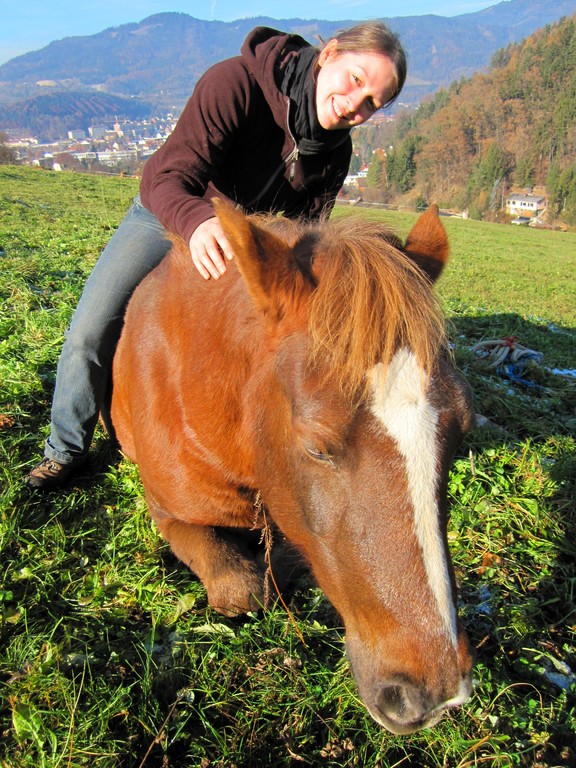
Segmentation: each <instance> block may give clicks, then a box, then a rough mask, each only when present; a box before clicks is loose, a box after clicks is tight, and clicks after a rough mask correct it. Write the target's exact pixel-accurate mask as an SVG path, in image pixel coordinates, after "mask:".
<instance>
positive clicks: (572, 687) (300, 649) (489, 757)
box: [0, 166, 576, 768]
mask: <svg viewBox="0 0 576 768" xmlns="http://www.w3.org/2000/svg"><path fill="white" fill-rule="evenodd" d="M136 191H137V185H136V182H135V181H133V180H129V179H120V178H103V177H97V176H82V175H72V174H52V173H47V172H43V171H40V170H33V169H29V168H20V167H6V166H4V167H0V451H1V463H0V553H1V554H0V573H1V576H0V612H1V618H2V620H1V625H0V691H1V701H0V735H1V738H0V766H2V767H3V768H39V767H42V768H44V767H46V768H53V767H55V766H59V767H62V768H64V767H65V768H77V767H79V766H97V767H98V768H104V767H106V768H112V767H116V766H118V767H121V768H132V767H134V768H144V767H146V768H183V767H186V766H190V767H194V768H196V767H199V768H210V767H212V766H213V767H214V768H216V767H218V768H233V766H236V767H237V768H260V767H262V768H263V767H266V766H270V767H271V768H276V766H295V765H308V766H326V767H329V766H360V767H361V768H395V767H396V766H415V767H416V768H420V767H425V768H428V767H430V768H432V767H435V768H436V767H437V768H464V767H465V766H483V765H488V766H532V767H533V768H552V766H576V635H575V630H576V604H575V592H576V493H575V483H576V455H575V439H574V434H575V432H576V413H575V405H576V385H575V380H574V378H573V377H569V376H566V375H560V374H558V373H553V372H552V371H554V370H557V369H561V370H564V369H573V368H574V367H576V366H575V360H576V330H575V328H576V289H575V281H574V274H575V272H576V234H574V233H558V232H543V231H534V230H531V229H524V228H519V227H518V228H517V227H504V226H498V225H491V224H483V223H479V222H472V221H467V222H466V221H460V220H446V222H445V223H446V226H447V229H448V231H449V235H450V239H451V243H452V251H453V256H452V261H451V263H450V265H449V267H448V269H447V272H446V275H445V276H444V277H442V279H441V283H440V286H439V291H440V294H441V296H442V299H443V301H444V304H445V306H446V310H447V315H448V317H449V322H450V329H451V337H452V340H453V343H454V351H455V356H456V359H457V361H458V363H459V366H460V367H461V368H462V370H463V371H464V372H465V374H466V376H467V377H468V379H469V381H470V383H471V384H472V386H473V389H474V393H475V399H476V407H477V410H478V411H479V412H480V413H481V414H483V415H484V416H486V417H487V418H488V419H490V421H491V422H492V423H493V424H494V425H496V426H497V427H498V429H477V430H475V431H474V432H473V433H472V434H470V435H469V437H468V438H467V440H466V442H465V444H464V446H463V447H462V449H461V451H460V452H459V455H458V457H457V459H456V462H455V464H454V468H453V470H452V473H451V476H450V483H449V492H450V497H451V518H450V523H449V540H450V544H451V548H452V552H453V558H454V562H455V566H456V572H457V578H458V581H459V589H460V602H461V604H460V614H461V616H462V619H463V621H464V623H465V626H466V628H467V630H468V633H469V636H470V638H471V641H472V643H473V645H474V646H475V647H476V649H477V664H476V669H475V679H476V685H475V689H474V693H473V695H472V697H471V699H470V700H469V701H468V702H467V704H465V705H464V706H463V707H462V708H460V709H459V710H457V711H451V712H450V713H449V714H448V715H447V716H445V718H444V719H443V720H442V721H441V723H440V724H439V725H437V726H436V727H435V728H434V729H432V730H429V731H424V732H422V733H420V734H416V735H413V736H405V737H394V736H391V735H390V734H388V733H387V732H385V731H383V730H382V729H381V728H379V727H378V726H377V725H376V724H375V723H374V722H373V721H372V720H371V719H370V717H369V716H368V715H367V713H366V712H365V710H364V708H363V706H362V704H361V702H360V701H359V700H358V697H357V694H356V691H355V687H354V683H353V680H352V678H351V675H350V671H349V667H348V662H347V660H346V657H345V654H344V652H343V645H342V636H343V632H342V628H341V626H340V624H339V620H338V617H337V616H336V615H335V614H334V612H333V610H332V609H331V607H330V606H329V604H328V603H327V602H326V600H325V599H324V597H323V595H322V593H321V592H320V591H319V590H318V589H317V588H315V587H314V586H313V585H311V584H306V583H303V584H302V585H301V588H300V589H299V590H298V591H297V592H296V594H295V596H294V597H293V599H292V602H291V605H290V607H291V610H292V612H293V614H294V620H293V621H291V620H289V618H288V617H287V614H286V613H285V611H284V610H283V609H282V608H281V607H278V608H276V609H274V610H271V611H269V612H266V613H265V614H262V615H251V616H248V617H246V618H244V619H241V620H240V619H236V620H228V619H224V618H223V617H222V616H220V615H219V614H216V613H214V612H213V611H211V610H210V609H209V608H207V605H206V598H205V593H204V590H203V588H202V587H201V585H200V584H199V583H198V582H197V581H196V580H195V579H194V578H193V577H192V576H191V574H190V573H189V572H188V571H187V570H186V569H185V567H184V566H182V565H181V564H180V563H179V562H178V561H176V559H175V558H174V557H173V556H172V555H171V553H170V551H169V549H168V548H167V546H166V545H165V544H164V543H163V541H162V540H161V539H160V538H159V536H158V534H157V532H156V531H155V529H154V527H153V525H152V524H151V522H150V521H149V519H148V515H147V512H146V508H145V504H144V500H143V496H142V491H141V487H140V484H139V480H138V474H137V471H136V470H135V468H134V467H133V466H131V465H130V464H129V463H127V462H118V460H117V458H116V456H115V455H114V454H113V452H112V451H111V450H110V448H109V446H108V444H107V441H106V437H105V435H104V434H103V433H102V432H100V431H99V432H98V434H97V436H96V440H95V444H94V452H93V456H92V458H91V462H90V467H89V472H87V473H86V475H85V476H84V477H80V478H78V479H77V480H75V481H74V482H73V483H72V484H71V485H70V486H69V487H68V488H67V489H66V490H65V491H63V492H60V493H53V494H49V495H39V494H34V493H29V492H27V491H26V489H25V488H24V486H23V482H22V478H23V476H24V474H25V472H26V470H27V468H29V467H30V466H31V465H32V464H33V463H34V461H35V460H37V458H38V457H39V455H40V452H41V445H42V443H43V440H44V438H45V437H46V434H47V427H48V418H49V408H50V398H51V392H52V386H53V382H54V376H55V367H56V361H57V357H58V354H59V350H60V346H61V342H62V338H63V333H64V329H65V327H66V324H67V322H68V320H69V318H70V316H71V313H72V310H73V308H74V305H75V303H76V301H77V298H78V296H79V293H80V291H81V288H82V285H83V283H84V281H85V279H86V277H87V275H88V274H89V272H90V269H91V266H92V265H93V263H94V261H95V260H96V258H97V256H98V253H99V251H100V249H101V247H102V246H103V245H104V244H105V242H106V241H107V239H108V238H109V236H110V234H111V232H112V231H113V229H114V227H115V226H116V225H117V224H118V223H119V221H120V219H121V218H122V215H123V213H124V211H125V210H126V209H127V207H128V205H129V202H130V199H131V197H132V196H133V195H134V194H135V192H136ZM356 214H358V215H366V216H379V217H380V216H383V217H384V218H385V219H386V220H387V221H388V223H389V224H390V225H391V226H392V227H393V228H395V229H396V230H397V231H398V232H399V233H401V234H403V235H405V234H406V233H407V232H408V229H409V227H410V225H411V223H412V222H413V221H414V220H415V216H412V215H409V214H401V213H386V214H380V213H373V212H370V213H366V212H360V213H358V212H356ZM336 215H339V216H340V215H350V211H349V210H347V209H346V210H344V209H340V208H339V209H338V210H337V212H336ZM510 335H514V336H517V337H518V338H519V340H520V342H521V343H522V344H525V345H526V346H528V347H530V348H532V349H534V350H537V351H540V352H542V353H544V355H545V357H544V361H543V363H542V364H533V365H532V366H529V367H528V369H527V370H526V371H525V372H523V374H522V378H523V379H525V383H518V382H513V381H510V380H508V379H506V378H504V377H503V376H501V375H499V374H497V373H496V372H495V371H494V370H493V369H491V368H489V367H488V365H487V362H486V361H484V360H482V359H479V358H478V357H477V356H476V355H475V354H473V353H472V352H471V351H470V348H471V346H472V345H473V344H474V343H476V342H478V341H480V340H482V339H488V338H491V337H501V336H510Z"/></svg>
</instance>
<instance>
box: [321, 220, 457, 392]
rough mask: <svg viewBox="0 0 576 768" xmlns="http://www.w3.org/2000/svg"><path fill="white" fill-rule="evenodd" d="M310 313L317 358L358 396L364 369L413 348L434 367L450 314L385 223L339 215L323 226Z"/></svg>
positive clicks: (364, 385)
mask: <svg viewBox="0 0 576 768" xmlns="http://www.w3.org/2000/svg"><path fill="white" fill-rule="evenodd" d="M313 272H314V277H315V279H316V281H317V288H316V290H315V291H314V292H313V295H312V299H311V305H310V313H309V326H308V330H309V334H310V340H311V358H312V363H313V364H316V365H318V366H319V367H320V368H321V369H323V370H324V371H327V372H328V373H329V375H330V377H331V378H332V377H334V379H335V380H336V381H337V382H338V384H339V386H340V388H341V390H342V391H343V392H344V393H345V394H346V395H347V396H352V397H358V396H363V395H364V394H365V393H366V392H367V386H368V383H367V379H366V373H367V371H368V370H370V369H371V368H372V367H373V366H374V365H376V364H377V363H383V364H384V365H387V364H388V363H389V362H390V360H391V359H392V357H393V355H394V353H395V352H396V350H397V349H399V348H400V347H408V348H409V349H411V350H412V352H413V353H414V355H415V356H416V358H417V360H418V362H419V363H420V365H421V366H422V368H423V370H424V371H429V370H430V369H431V367H432V366H433V364H434V360H435V359H436V358H437V355H438V352H439V351H440V349H442V348H444V347H445V330H444V317H443V313H442V311H441V308H440V305H439V302H438V301H437V299H436V297H435V295H434V292H433V290H432V287H431V285H430V281H429V280H428V279H427V277H426V276H425V275H423V273H422V272H421V271H420V270H419V268H418V267H417V266H416V265H415V264H414V263H413V262H412V261H411V260H410V259H409V258H408V257H407V256H406V255H405V254H404V253H403V252H402V251H401V243H400V241H399V240H398V238H397V237H396V236H395V235H394V234H393V233H391V232H390V231H389V230H387V229H386V228H385V227H383V226H382V224H378V223H375V222H367V221H360V220H351V219H348V218H346V219H340V220H337V221H334V222H330V223H327V224H326V225H324V226H323V227H322V234H321V238H320V240H319V242H318V244H317V246H316V250H315V259H314V266H313Z"/></svg>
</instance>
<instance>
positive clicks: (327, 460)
mask: <svg viewBox="0 0 576 768" xmlns="http://www.w3.org/2000/svg"><path fill="white" fill-rule="evenodd" d="M306 453H307V454H308V456H310V458H311V459H314V461H321V462H322V463H324V464H330V466H331V467H335V466H336V464H335V463H334V457H333V456H331V455H330V454H329V453H325V452H324V451H321V450H320V449H319V448H306Z"/></svg>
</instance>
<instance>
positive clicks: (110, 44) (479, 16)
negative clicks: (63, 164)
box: [0, 0, 576, 128]
mask: <svg viewBox="0 0 576 768" xmlns="http://www.w3.org/2000/svg"><path fill="white" fill-rule="evenodd" d="M574 11H576V0H554V2H549V0H505V2H500V3H498V4H496V5H494V6H492V7H490V8H487V9H486V10H484V11H479V12H477V13H468V14H463V15H460V16H455V17H452V18H446V17H442V16H434V15H429V16H407V17H395V18H386V19H384V21H386V22H387V23H388V24H389V26H390V27H391V28H392V29H393V30H394V31H395V32H397V33H398V34H399V35H400V37H401V39H402V41H403V43H404V46H405V48H406V50H407V53H408V57H409V80H408V84H407V86H406V88H405V91H404V93H403V99H404V100H405V101H407V102H410V103H417V102H418V101H419V100H420V99H421V98H422V97H423V96H424V95H426V94H429V93H432V92H434V91H436V90H437V89H438V88H439V87H440V86H443V85H448V84H449V83H450V82H452V81H453V80H455V79H458V78H461V77H469V76H470V75H472V74H473V73H474V72H476V71H478V70H480V69H482V68H484V67H486V66H487V65H488V63H489V61H490V58H491V56H492V55H493V53H494V52H495V51H496V50H497V49H499V48H502V47H504V46H506V45H508V44H509V43H511V42H516V41H519V40H521V39H522V38H524V37H525V36H526V35H528V34H530V33H531V32H533V31H534V30H536V29H538V28H539V27H542V26H544V25H545V24H549V23H552V22H554V21H556V20H557V19H559V18H561V17H562V16H565V15H570V14H571V13H573V12H574ZM354 23H355V22H353V21H350V20H342V21H337V22H329V21H321V20H303V19H272V18H268V17H257V18H251V19H242V20H238V21H233V22H227V23H225V22H220V21H201V20H199V19H195V18H193V17H191V16H189V15H187V14H183V13H160V14H156V15H154V16H150V17H148V18H146V19H144V20H143V21H141V22H139V23H133V24H124V25H122V26H119V27H111V28H109V29H105V30H104V31H102V32H99V33H98V34H95V35H89V36H84V37H68V38H65V39H63V40H58V41H55V42H52V43H50V44H49V45H47V46H46V47H45V48H42V49H41V50H39V51H34V52H31V53H27V54H24V55H22V56H18V57H16V58H14V59H11V60H10V61H8V62H6V63H5V64H3V65H2V66H0V102H4V103H9V104H13V103H15V102H16V101H18V100H22V99H30V98H33V97H36V96H38V95H39V94H44V93H46V92H47V91H50V92H53V91H73V92H79V91H87V92H95V91H96V92H99V93H106V94H113V95H119V96H127V97H131V98H138V99H143V100H144V101H147V102H150V103H152V104H153V106H154V107H155V108H156V109H161V108H168V109H176V110H178V109H180V108H181V107H182V106H183V104H184V103H185V101H186V99H187V98H188V96H189V95H190V93H191V91H192V89H193V87H194V84H195V82H196V81H197V80H198V78H199V77H200V75H201V74H202V73H203V72H204V71H205V70H206V68H207V67H209V66H210V65H211V64H213V63H215V62H216V61H218V60H221V59H223V58H226V57H229V56H233V55H236V54H237V53H238V51H239V49H240V46H241V45H242V42H243V40H244V38H245V37H246V35H247V34H248V32H249V31H250V30H251V29H252V28H253V27H255V26H258V25H267V26H272V27H276V28H279V29H282V30H286V31H290V32H296V33H299V34H301V35H302V36H303V37H305V38H306V39H308V40H309V41H310V42H313V43H317V41H318V37H321V38H324V39H326V38H328V37H330V36H331V35H332V34H334V32H336V31H337V30H338V29H342V28H344V27H347V26H351V25H353V24H354ZM0 128H2V125H0Z"/></svg>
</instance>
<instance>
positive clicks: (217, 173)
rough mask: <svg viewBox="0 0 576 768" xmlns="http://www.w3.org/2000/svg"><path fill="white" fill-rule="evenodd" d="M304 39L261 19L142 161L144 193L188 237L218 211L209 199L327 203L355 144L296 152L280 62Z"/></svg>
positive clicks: (261, 205) (259, 207)
mask: <svg viewBox="0 0 576 768" xmlns="http://www.w3.org/2000/svg"><path fill="white" fill-rule="evenodd" d="M306 45H308V43H306V41H305V40H304V39H303V38H301V37H299V36H298V35H286V34H284V33H282V32H278V31H276V30H274V29H269V28H266V27H258V28H257V29H255V30H253V32H251V33H250V35H249V36H248V37H247V38H246V41H245V43H244V45H243V46H242V51H241V55H240V56H236V57H234V58H232V59H227V60H226V61H222V62H220V63H219V64H215V65H214V66H213V67H211V68H210V69H209V70H208V71H207V72H206V74H205V75H204V76H203V77H202V78H201V79H200V80H199V81H198V84H197V85H196V88H195V89H194V93H193V94H192V96H191V98H190V100H189V101H188V103H187V105H186V107H185V108H184V111H183V112H182V115H181V116H180V119H179V120H178V123H177V125H176V127H175V129H174V132H173V133H172V135H171V136H170V137H169V138H168V139H167V140H166V143H165V144H164V145H163V146H162V147H161V148H160V149H159V150H158V151H157V152H155V154H154V155H153V156H152V157H151V158H150V159H149V160H148V162H147V163H146V165H145V167H144V173H143V176H142V183H141V187H140V194H141V198H142V203H143V204H144V205H145V206H146V208H148V209H149V210H150V211H151V212H152V213H154V214H155V215H156V216H157V218H158V219H159V220H160V221H161V222H162V224H163V225H164V226H165V227H166V229H167V230H169V231H170V232H174V233H175V234H177V235H180V236H181V237H183V238H184V239H185V240H186V241H188V240H189V239H190V237H191V235H192V233H193V232H194V230H195V229H196V227H197V226H198V225H199V224H201V223H202V222H204V221H206V220H207V219H209V218H211V217H212V216H214V210H213V208H212V205H211V204H210V199H211V198H213V197H215V196H218V197H226V198H228V199H229V200H232V201H233V202H234V203H238V204H239V205H241V206H242V207H243V208H244V209H245V210H246V211H248V212H252V211H261V212H268V211H270V212H274V213H277V212H283V213H284V215H286V216H289V217H298V216H303V217H306V218H317V217H319V216H320V215H322V214H323V213H327V212H329V211H330V210H331V208H332V205H333V204H334V198H335V197H336V195H337V193H338V190H339V189H340V188H341V186H342V184H343V182H344V178H345V176H346V173H347V171H348V165H349V162H350V156H351V152H352V142H351V140H350V138H347V139H346V140H345V141H343V143H342V144H340V145H339V146H338V147H336V148H335V149H333V150H331V151H325V152H320V153H318V154H315V155H299V153H298V152H297V151H296V138H295V137H294V135H293V133H292V131H291V129H290V125H289V109H290V103H289V99H288V97H287V96H285V95H284V94H283V93H282V92H281V91H280V88H279V84H278V83H279V79H280V77H281V75H280V68H281V65H282V62H284V61H285V59H286V57H287V56H289V55H290V53H291V52H293V51H295V50H298V49H299V48H301V47H302V46H306Z"/></svg>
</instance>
